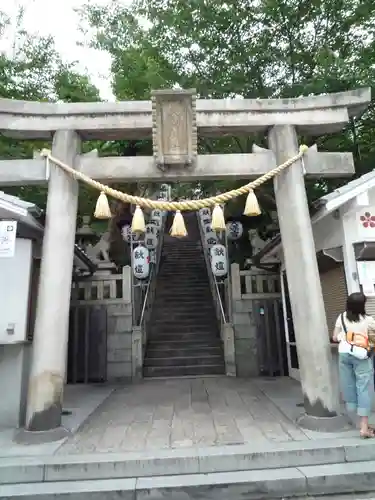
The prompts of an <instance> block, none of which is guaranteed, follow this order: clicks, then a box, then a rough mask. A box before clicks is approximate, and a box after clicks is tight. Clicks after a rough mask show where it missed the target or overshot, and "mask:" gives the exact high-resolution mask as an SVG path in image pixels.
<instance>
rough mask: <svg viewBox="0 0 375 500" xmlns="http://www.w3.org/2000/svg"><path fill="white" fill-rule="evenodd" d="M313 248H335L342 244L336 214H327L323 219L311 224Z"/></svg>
mask: <svg viewBox="0 0 375 500" xmlns="http://www.w3.org/2000/svg"><path fill="white" fill-rule="evenodd" d="M313 235H314V242H315V249H316V251H317V252H319V251H320V250H324V249H328V248H335V247H338V246H341V245H342V238H343V234H342V224H341V221H340V217H338V214H337V215H335V214H334V213H332V214H329V215H327V217H324V219H321V220H319V221H318V222H316V223H315V224H313Z"/></svg>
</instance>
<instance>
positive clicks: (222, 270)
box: [210, 244, 228, 277]
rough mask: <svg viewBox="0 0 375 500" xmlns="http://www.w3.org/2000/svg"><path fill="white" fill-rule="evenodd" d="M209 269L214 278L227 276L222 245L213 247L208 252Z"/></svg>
mask: <svg viewBox="0 0 375 500" xmlns="http://www.w3.org/2000/svg"><path fill="white" fill-rule="evenodd" d="M210 255H211V269H212V272H213V274H214V275H215V276H218V277H221V276H226V275H227V274H228V259H227V252H226V249H225V246H224V245H221V244H217V245H213V247H212V248H211V250H210Z"/></svg>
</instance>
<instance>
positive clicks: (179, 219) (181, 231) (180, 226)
mask: <svg viewBox="0 0 375 500" xmlns="http://www.w3.org/2000/svg"><path fill="white" fill-rule="evenodd" d="M170 234H171V236H174V237H176V238H184V237H185V236H187V230H186V226H185V221H184V217H183V215H182V213H181V212H180V210H177V211H176V213H175V216H174V218H173V223H172V226H171V230H170Z"/></svg>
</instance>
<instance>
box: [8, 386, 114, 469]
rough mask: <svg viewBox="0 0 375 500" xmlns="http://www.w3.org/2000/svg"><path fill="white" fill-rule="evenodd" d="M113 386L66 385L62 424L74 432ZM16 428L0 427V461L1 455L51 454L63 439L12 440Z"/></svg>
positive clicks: (108, 393) (109, 392)
mask: <svg viewBox="0 0 375 500" xmlns="http://www.w3.org/2000/svg"><path fill="white" fill-rule="evenodd" d="M113 389H114V388H113V387H110V386H107V385H101V384H100V385H99V384H97V385H83V384H77V385H68V386H66V387H65V390H64V410H66V411H67V414H65V415H63V416H62V425H63V426H64V427H65V428H66V429H69V430H70V431H71V432H76V431H77V430H78V429H79V427H80V426H81V425H82V424H83V422H85V420H86V419H87V418H88V417H89V415H90V414H91V413H92V412H93V411H94V410H95V409H97V408H98V407H99V406H100V404H101V403H102V402H103V401H104V400H105V399H106V398H107V397H108V396H109V395H110V394H111V392H112V391H113ZM16 434H17V429H9V428H0V462H1V460H2V457H17V456H21V457H24V456H38V455H43V456H45V455H53V454H54V453H55V452H56V451H57V450H58V449H59V448H60V446H61V445H62V444H63V443H64V442H65V440H61V441H57V442H52V443H44V444H37V445H24V444H17V443H15V442H14V440H13V439H14V437H15V435H16Z"/></svg>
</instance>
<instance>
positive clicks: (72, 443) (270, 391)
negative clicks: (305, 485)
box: [58, 377, 356, 454]
mask: <svg viewBox="0 0 375 500" xmlns="http://www.w3.org/2000/svg"><path fill="white" fill-rule="evenodd" d="M301 396H302V395H301V393H300V386H299V384H298V383H296V382H295V381H293V380H291V379H288V378H284V379H273V380H264V379H263V380H262V379H260V380H258V379H257V380H255V379H254V380H253V381H251V380H249V379H238V378H225V377H217V378H216V377H212V378H196V379H173V380H172V379H170V380H145V381H143V382H142V383H140V384H136V385H129V386H126V387H124V388H118V389H117V390H115V391H114V392H112V393H111V395H110V396H109V397H108V398H107V399H106V400H105V401H104V402H103V404H102V405H101V406H100V407H99V408H98V409H97V410H96V411H95V412H94V413H93V414H92V415H91V416H90V417H89V419H88V420H87V421H86V423H85V424H84V426H83V427H82V428H81V429H80V430H79V431H78V432H77V433H76V434H75V435H74V436H73V437H72V438H70V439H69V440H68V441H67V442H66V443H65V444H64V445H63V446H62V447H61V448H60V449H59V450H58V453H59V454H79V453H90V452H122V451H145V450H153V449H168V448H184V447H186V448H191V447H207V446H223V445H234V444H248V443H251V444H254V446H256V447H259V446H264V447H268V446H270V445H275V443H282V442H287V441H306V440H310V439H321V438H322V437H330V438H333V437H349V436H350V435H352V434H353V433H354V434H353V435H355V432H356V431H349V432H345V433H338V434H337V435H332V434H326V435H324V434H322V433H317V432H310V431H304V430H303V429H301V428H299V427H298V426H297V425H296V424H295V423H294V419H295V417H296V416H298V414H300V413H301V411H302V408H301V406H300V405H299V403H301V401H302V397H301ZM277 398H279V399H280V401H281V403H284V405H285V406H286V408H287V410H288V411H284V409H283V408H282V404H279V403H278V401H277Z"/></svg>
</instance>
